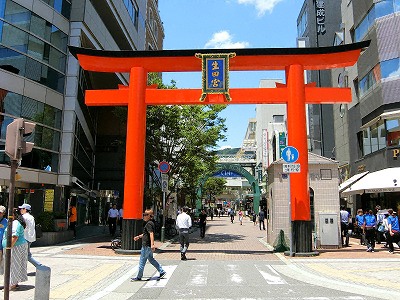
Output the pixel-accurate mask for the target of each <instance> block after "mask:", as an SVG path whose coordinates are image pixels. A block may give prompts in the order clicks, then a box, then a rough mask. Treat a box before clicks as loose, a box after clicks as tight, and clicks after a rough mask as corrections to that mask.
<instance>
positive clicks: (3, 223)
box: [0, 205, 8, 266]
mask: <svg viewBox="0 0 400 300" xmlns="http://www.w3.org/2000/svg"><path fill="white" fill-rule="evenodd" d="M5 215H6V208H5V207H4V206H3V205H1V206H0V239H1V240H3V236H4V231H5V230H6V228H7V223H8V221H7V218H6V216H5ZM2 264H3V244H2V243H0V266H2Z"/></svg>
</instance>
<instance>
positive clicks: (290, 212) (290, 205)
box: [288, 173, 293, 257]
mask: <svg viewBox="0 0 400 300" xmlns="http://www.w3.org/2000/svg"><path fill="white" fill-rule="evenodd" d="M288 205H289V255H290V257H292V256H293V236H292V234H293V228H292V201H291V200H290V173H289V174H288Z"/></svg>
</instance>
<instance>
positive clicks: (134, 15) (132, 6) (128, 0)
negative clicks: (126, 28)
mask: <svg viewBox="0 0 400 300" xmlns="http://www.w3.org/2000/svg"><path fill="white" fill-rule="evenodd" d="M124 4H125V7H126V9H127V10H128V13H129V17H130V18H131V20H132V22H133V24H134V25H135V27H136V28H138V25H139V8H138V7H137V5H136V3H134V1H132V0H124Z"/></svg>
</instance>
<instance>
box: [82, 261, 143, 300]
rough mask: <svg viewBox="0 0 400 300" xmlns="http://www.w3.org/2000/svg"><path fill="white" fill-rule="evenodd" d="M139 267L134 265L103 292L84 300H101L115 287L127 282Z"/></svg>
mask: <svg viewBox="0 0 400 300" xmlns="http://www.w3.org/2000/svg"><path fill="white" fill-rule="evenodd" d="M138 269H139V267H138V266H137V265H136V266H134V267H133V268H131V269H130V270H129V271H128V272H126V273H125V274H124V275H122V276H121V277H120V278H118V279H117V280H115V281H114V282H113V283H112V284H110V285H109V286H107V287H106V288H105V289H104V290H102V291H100V292H98V293H96V294H94V295H93V296H91V297H89V298H86V299H85V300H98V299H101V298H103V297H105V296H107V295H108V294H110V293H111V292H113V291H114V290H115V289H116V288H117V287H119V286H120V285H122V284H123V283H124V282H125V281H127V280H128V279H129V278H130V277H132V276H133V274H136V273H137V271H138Z"/></svg>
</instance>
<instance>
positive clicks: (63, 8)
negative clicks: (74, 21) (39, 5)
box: [42, 0, 71, 20]
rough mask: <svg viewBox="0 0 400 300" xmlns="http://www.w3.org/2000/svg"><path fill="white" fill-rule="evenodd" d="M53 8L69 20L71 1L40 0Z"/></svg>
mask: <svg viewBox="0 0 400 300" xmlns="http://www.w3.org/2000/svg"><path fill="white" fill-rule="evenodd" d="M42 1H43V2H44V3H47V4H48V5H50V6H51V7H53V8H54V10H55V11H57V12H58V13H60V14H61V15H63V16H64V17H65V18H67V19H68V20H69V18H70V15H71V1H69V0H42Z"/></svg>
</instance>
